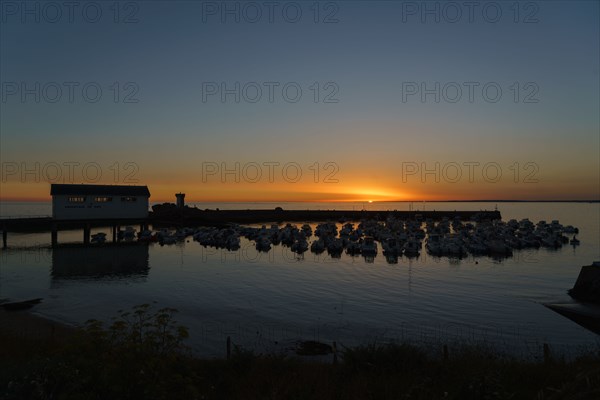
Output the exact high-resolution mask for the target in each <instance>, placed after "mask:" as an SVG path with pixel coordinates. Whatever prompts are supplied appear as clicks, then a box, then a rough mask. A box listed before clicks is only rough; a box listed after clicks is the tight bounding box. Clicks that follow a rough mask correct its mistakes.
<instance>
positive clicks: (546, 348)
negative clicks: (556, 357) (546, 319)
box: [544, 343, 552, 363]
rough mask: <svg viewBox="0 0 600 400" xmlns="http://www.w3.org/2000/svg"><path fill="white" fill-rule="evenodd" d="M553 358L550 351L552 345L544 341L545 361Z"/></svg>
mask: <svg viewBox="0 0 600 400" xmlns="http://www.w3.org/2000/svg"><path fill="white" fill-rule="evenodd" d="M551 360H552V353H551V352H550V346H549V345H548V343H544V362H545V363H548V362H550V361H551Z"/></svg>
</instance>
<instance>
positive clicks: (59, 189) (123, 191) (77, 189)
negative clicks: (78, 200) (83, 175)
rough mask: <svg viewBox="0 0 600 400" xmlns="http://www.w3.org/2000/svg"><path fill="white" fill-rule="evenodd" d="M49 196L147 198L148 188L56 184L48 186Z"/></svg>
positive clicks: (148, 194)
mask: <svg viewBox="0 0 600 400" xmlns="http://www.w3.org/2000/svg"><path fill="white" fill-rule="evenodd" d="M50 195H51V196H56V195H70V196H81V195H89V196H93V195H102V196H148V197H150V191H149V190H148V186H124V185H72V184H57V183H54V184H52V185H50Z"/></svg>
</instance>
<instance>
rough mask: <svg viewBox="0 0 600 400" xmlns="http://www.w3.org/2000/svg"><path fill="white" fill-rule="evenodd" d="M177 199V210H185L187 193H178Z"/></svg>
mask: <svg viewBox="0 0 600 400" xmlns="http://www.w3.org/2000/svg"><path fill="white" fill-rule="evenodd" d="M175 197H176V198H177V208H181V209H183V207H185V193H176V194H175Z"/></svg>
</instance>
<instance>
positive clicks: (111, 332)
mask: <svg viewBox="0 0 600 400" xmlns="http://www.w3.org/2000/svg"><path fill="white" fill-rule="evenodd" d="M174 312H175V310H172V309H162V310H159V311H157V312H156V313H151V312H150V309H149V306H147V305H142V306H138V307H136V308H134V310H133V311H132V312H131V313H123V314H121V317H120V318H119V319H117V320H116V321H115V322H114V323H113V324H112V325H111V326H110V327H107V328H105V327H103V325H102V324H101V323H100V322H98V321H89V322H88V323H87V324H86V327H85V329H82V330H81V332H79V333H77V334H76V335H75V336H74V337H72V338H70V339H69V341H62V342H59V341H56V340H53V341H40V340H39V339H38V340H32V339H31V338H29V339H28V338H27V337H22V336H17V335H14V334H6V333H5V334H2V335H1V336H0V357H1V358H0V359H1V360H2V362H1V364H0V399H19V400H21V399H361V400H363V399H403V398H406V399H444V398H446V399H461V400H467V399H596V398H600V355H598V354H588V355H585V356H580V357H579V358H577V359H575V360H572V361H564V360H559V359H548V360H546V361H545V362H536V361H524V360H518V359H514V358H507V357H504V356H499V355H496V354H494V353H493V352H491V351H490V350H485V349H480V348H477V347H465V348H462V349H460V350H454V351H452V352H451V353H450V354H449V356H448V357H446V356H444V355H443V354H439V355H431V354H430V353H428V352H426V351H425V350H424V349H421V348H419V347H416V346H411V345H369V346H362V347H356V348H352V349H346V350H344V351H343V352H342V353H341V354H340V362H339V363H337V364H335V365H334V364H326V363H318V362H307V361H303V360H299V359H295V358H286V357H283V356H258V355H254V354H253V353H251V352H248V351H244V350H242V349H239V348H235V349H234V351H233V354H232V357H231V359H230V360H203V359H198V358H194V357H192V356H191V355H190V352H189V351H188V349H186V347H185V346H184V345H183V342H184V339H185V338H186V337H187V335H188V333H187V330H186V329H185V328H183V327H179V326H177V325H176V324H175V322H174V320H173V314H174Z"/></svg>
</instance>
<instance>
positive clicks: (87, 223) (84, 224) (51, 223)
mask: <svg viewBox="0 0 600 400" xmlns="http://www.w3.org/2000/svg"><path fill="white" fill-rule="evenodd" d="M181 211H183V212H181ZM390 216H393V217H395V218H398V219H403V220H420V221H425V220H428V219H431V220H434V221H439V220H441V219H443V218H449V219H453V218H456V217H459V218H460V219H461V220H462V221H473V220H499V219H501V215H500V212H499V211H364V210H363V211H348V210H282V209H280V208H277V209H272V210H199V209H195V208H191V209H188V208H186V209H184V210H178V212H175V213H150V215H149V216H148V218H143V219H140V218H136V219H123V218H121V219H88V220H57V219H54V218H52V217H34V218H6V219H0V228H1V229H2V246H3V248H6V247H7V241H8V232H19V233H36V232H37V233H39V232H50V235H51V243H52V245H53V246H55V245H57V244H58V232H59V231H61V230H79V229H81V230H83V243H84V244H88V243H89V242H90V232H91V229H92V228H94V227H110V228H111V229H112V241H113V242H116V241H118V232H119V228H120V227H124V226H139V229H140V231H142V230H145V229H148V227H149V226H150V225H152V226H153V227H154V228H156V227H184V226H188V227H194V226H221V225H225V224H229V223H240V224H256V223H265V224H268V223H283V222H324V221H335V222H342V221H360V220H363V219H376V220H380V221H382V220H385V219H387V218H388V217H390Z"/></svg>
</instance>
